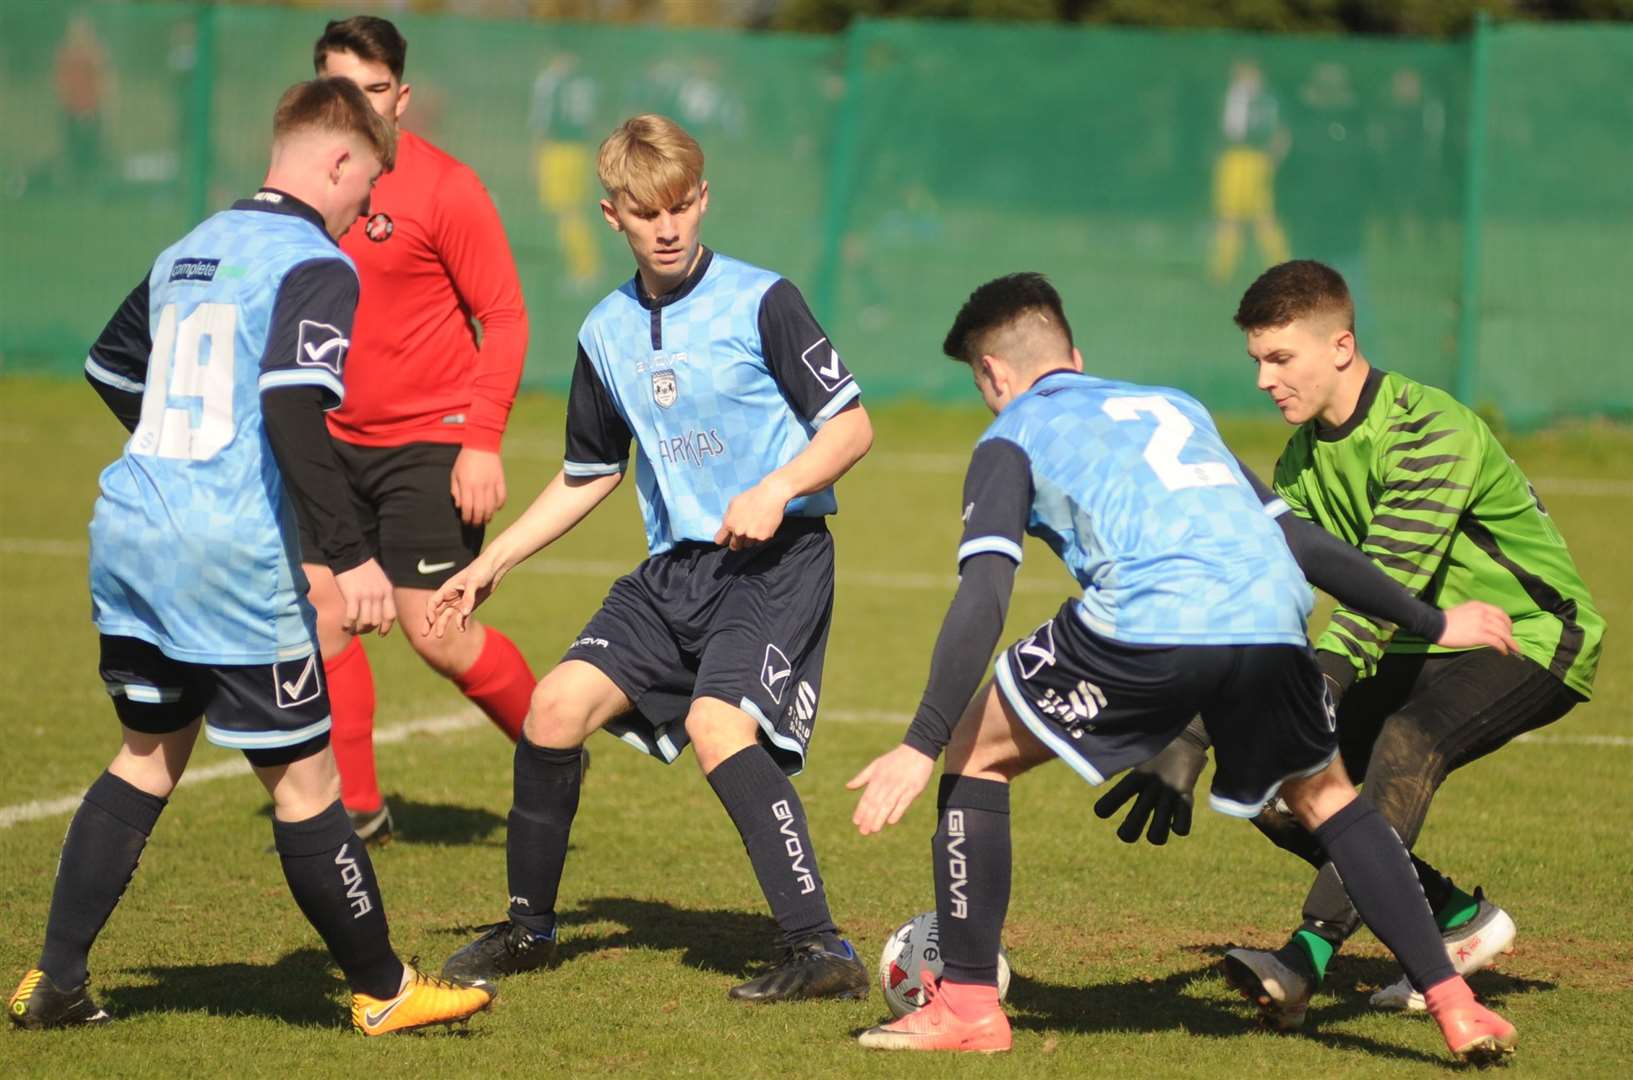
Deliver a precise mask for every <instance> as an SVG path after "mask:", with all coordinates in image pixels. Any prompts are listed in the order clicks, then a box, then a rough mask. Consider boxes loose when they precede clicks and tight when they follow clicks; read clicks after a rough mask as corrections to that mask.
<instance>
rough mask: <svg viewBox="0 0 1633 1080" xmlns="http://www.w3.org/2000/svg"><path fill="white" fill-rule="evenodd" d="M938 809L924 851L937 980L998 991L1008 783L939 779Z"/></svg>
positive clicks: (1006, 868) (1006, 878) (1006, 863)
mask: <svg viewBox="0 0 1633 1080" xmlns="http://www.w3.org/2000/svg"><path fill="white" fill-rule="evenodd" d="M936 805H937V806H938V807H939V808H940V811H941V815H940V816H941V821H940V825H939V826H938V827H937V829H936V834H935V837H934V838H933V839H932V840H931V841H930V852H931V858H932V860H933V862H934V865H935V881H936V923H937V925H938V927H939V928H940V930H941V957H942V974H943V976H944V977H945V978H947V979H948V980H950V981H952V982H960V983H979V984H981V985H984V986H997V985H998V946H999V938H1000V936H1001V935H1002V933H1003V929H1004V916H1005V915H1007V914H1008V913H1009V877H1010V870H1011V865H1010V864H1011V857H1010V845H1009V785H1008V784H1005V783H1002V782H1001V781H997V780H976V779H972V778H970V777H967V776H959V775H956V774H948V775H944V776H943V777H942V778H941V790H940V794H939V796H938V797H937V799H936ZM915 974H916V973H915Z"/></svg>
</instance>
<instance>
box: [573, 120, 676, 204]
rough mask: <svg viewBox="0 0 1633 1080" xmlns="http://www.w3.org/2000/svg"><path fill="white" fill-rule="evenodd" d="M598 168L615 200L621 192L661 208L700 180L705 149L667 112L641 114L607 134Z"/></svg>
mask: <svg viewBox="0 0 1633 1080" xmlns="http://www.w3.org/2000/svg"><path fill="white" fill-rule="evenodd" d="M595 173H596V176H597V177H599V178H600V180H601V186H602V188H604V189H605V190H606V192H607V198H609V199H612V200H614V201H616V200H617V198H618V194H619V192H623V193H624V194H626V195H628V196H629V199H630V201H631V202H633V203H634V204H635V205H636V206H644V207H649V208H652V209H662V208H664V207H668V206H673V205H675V204H676V203H678V202H680V201H681V200H682V199H684V198H685V197H686V196H687V195H688V194H689V193H690V192H691V191H692V190H693V189H694V188H696V187H697V186H698V185H699V184H700V183H701V182H702V180H703V148H702V147H701V146H699V145H698V144H697V140H696V139H694V138H692V137H691V136H690V135H688V134H687V133H686V129H685V128H683V127H681V126H680V125H679V124H677V123H675V122H674V121H673V120H671V119H669V118H668V117H667V116H659V115H657V114H656V113H642V114H641V115H640V116H632V117H630V118H629V119H628V120H625V121H624V122H623V123H622V124H619V125H618V126H617V127H616V128H615V129H613V133H612V134H611V135H608V136H607V138H606V141H605V142H603V143H602V144H601V152H600V153H599V154H598V155H596V160H595Z"/></svg>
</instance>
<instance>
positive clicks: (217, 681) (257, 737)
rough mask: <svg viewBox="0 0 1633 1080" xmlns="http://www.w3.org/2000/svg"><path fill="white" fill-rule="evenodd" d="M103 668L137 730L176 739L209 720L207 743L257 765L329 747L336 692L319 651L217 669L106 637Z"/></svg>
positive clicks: (116, 702) (124, 720)
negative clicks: (244, 755) (326, 678)
mask: <svg viewBox="0 0 1633 1080" xmlns="http://www.w3.org/2000/svg"><path fill="white" fill-rule="evenodd" d="M98 670H99V671H100V673H101V675H102V684H103V685H104V686H106V687H107V688H108V695H109V696H110V697H112V698H113V708H114V712H116V713H118V714H119V722H120V723H121V724H123V725H124V726H125V727H128V728H130V729H131V730H132V731H140V732H142V733H144V734H147V735H168V734H170V733H171V732H173V731H180V730H181V729H182V728H184V727H186V726H187V725H188V724H191V723H192V722H193V721H194V720H197V719H198V718H199V716H200V715H203V717H204V735H205V737H206V738H208V739H209V740H210V741H211V742H213V743H215V744H216V745H217V746H227V747H231V748H233V749H235V750H243V751H244V752H245V753H247V754H250V755H251V756H252V758H254V760H255V761H256V764H275V763H277V762H278V761H279V760H281V761H283V762H289V761H297V760H299V759H300V758H303V757H307V756H308V755H310V754H315V753H317V752H318V751H319V750H322V749H323V748H324V747H325V746H327V745H329V693H328V689H327V688H326V687H325V686H324V683H323V662H322V661H321V660H319V659H318V654H317V651H316V650H315V649H314V650H313V651H312V652H310V653H308V654H307V655H306V656H304V657H300V658H298V659H293V660H280V661H278V662H277V663H275V664H251V665H245V666H223V667H212V666H208V665H204V664H189V663H185V662H183V661H181V660H172V659H171V658H170V657H168V656H166V655H165V654H164V653H162V652H160V651H159V649H158V647H157V646H155V645H152V644H150V643H148V642H146V641H142V640H141V639H139V638H133V637H112V636H110V635H108V634H103V635H102V659H101V663H100V664H98Z"/></svg>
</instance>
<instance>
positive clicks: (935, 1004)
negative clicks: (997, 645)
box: [859, 681, 1054, 1054]
mask: <svg viewBox="0 0 1633 1080" xmlns="http://www.w3.org/2000/svg"><path fill="white" fill-rule="evenodd" d="M1053 756H1054V754H1053V752H1052V751H1051V750H1049V748H1048V747H1046V746H1044V745H1043V743H1041V742H1040V741H1038V739H1037V737H1036V736H1034V735H1033V734H1032V733H1031V732H1030V731H1028V730H1027V729H1026V726H1025V725H1024V724H1023V723H1021V721H1020V718H1019V717H1017V716H1016V715H1015V713H1014V711H1013V710H1012V709H1011V708H1010V707H1009V705H1008V703H1007V702H1005V701H1004V700H1003V695H1002V694H1001V693H1000V692H999V691H998V688H997V686H996V684H995V683H993V682H991V681H989V682H988V683H987V685H986V686H985V687H984V688H982V690H981V691H980V693H978V694H976V695H975V697H974V698H973V699H971V701H970V704H969V706H968V707H967V708H966V709H965V711H964V715H963V716H962V717H961V718H960V719H959V722H958V727H957V728H956V729H954V731H953V738H952V741H951V742H950V743H948V745H947V769H946V772H945V774H944V775H943V776H942V778H941V791H940V795H939V797H938V798H937V813H938V816H939V823H938V827H937V829H936V835H935V839H934V840H933V841H932V842H931V847H932V851H933V852H934V858H935V882H936V919H937V923H938V925H939V926H940V927H941V951H942V959H943V968H942V975H941V979H940V982H939V983H935V984H934V985H932V984H933V980H932V979H931V978H930V976H929V972H925V973H924V983H925V989H926V995H927V998H928V1002H927V1004H926V1005H925V1006H924V1007H923V1008H921V1009H919V1010H918V1011H917V1012H914V1013H910V1014H908V1015H907V1016H904V1017H902V1018H901V1019H900V1020H896V1021H894V1022H892V1023H889V1024H885V1025H883V1026H880V1027H876V1028H872V1029H870V1030H868V1031H865V1032H863V1033H862V1035H861V1037H860V1040H859V1041H860V1042H861V1044H862V1045H863V1046H866V1047H871V1048H873V1049H877V1050H958V1051H965V1052H978V1053H988V1054H990V1053H998V1052H1001V1051H1004V1050H1008V1049H1009V1048H1010V1045H1011V1035H1010V1029H1009V1018H1008V1017H1006V1016H1005V1015H1004V1011H1003V1008H1002V1006H1000V1005H999V1003H998V969H997V963H998V942H999V937H1000V935H1001V933H1002V930H1003V924H1004V916H1005V914H1006V913H1007V911H1008V909H1009V881H1010V869H1011V858H1010V844H1009V783H1010V781H1011V780H1013V779H1014V778H1015V777H1017V776H1019V775H1020V774H1021V773H1024V772H1026V771H1027V770H1028V769H1031V768H1033V767H1035V766H1037V765H1040V764H1042V763H1044V762H1046V761H1048V760H1050V759H1051V758H1052V757H1053Z"/></svg>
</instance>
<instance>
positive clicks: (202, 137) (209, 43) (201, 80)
mask: <svg viewBox="0 0 1633 1080" xmlns="http://www.w3.org/2000/svg"><path fill="white" fill-rule="evenodd" d="M193 11H194V14H193V18H194V20H195V21H194V25H195V26H196V28H197V38H196V41H195V44H194V50H195V52H194V55H195V56H196V58H197V59H196V60H195V61H194V64H193V93H192V99H191V102H190V103H189V108H188V110H187V128H188V132H189V134H190V135H191V142H190V143H189V145H188V151H189V154H188V162H187V172H188V175H189V176H190V177H191V178H192V182H193V192H192V194H193V198H192V206H191V209H192V212H193V213H192V217H191V219H190V220H192V221H195V222H198V221H203V220H204V219H205V217H206V216H208V215H209V213H210V182H211V172H212V167H213V166H214V164H215V140H214V139H213V138H212V131H211V120H212V113H213V112H214V100H215V23H216V7H215V5H214V4H198V5H196V6H195V7H194V9H193Z"/></svg>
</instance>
